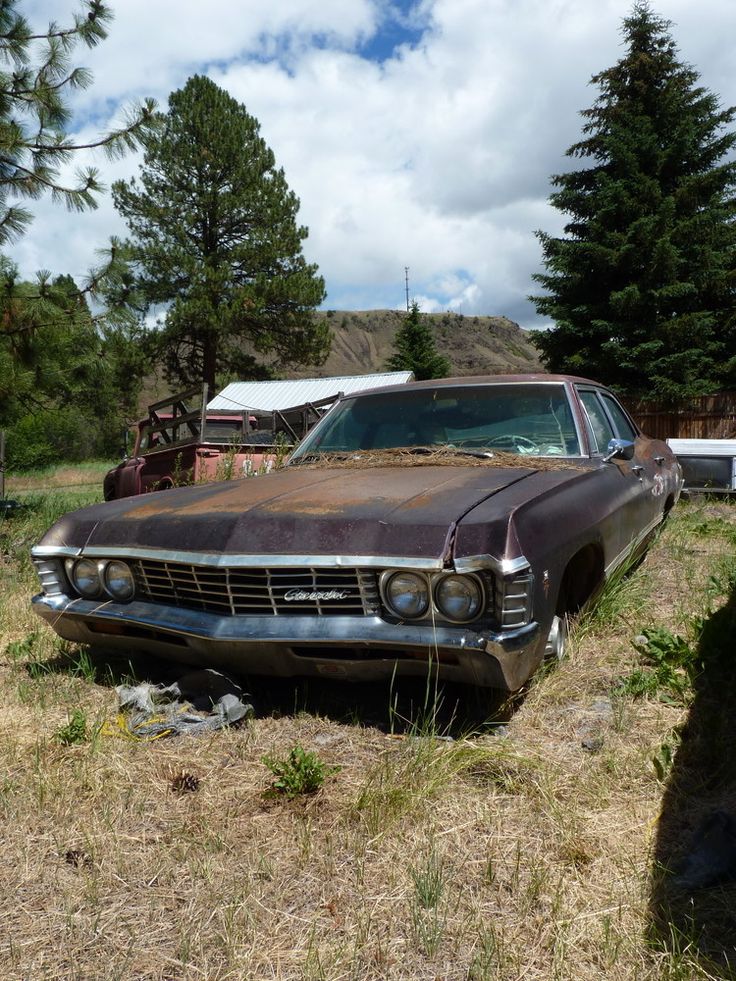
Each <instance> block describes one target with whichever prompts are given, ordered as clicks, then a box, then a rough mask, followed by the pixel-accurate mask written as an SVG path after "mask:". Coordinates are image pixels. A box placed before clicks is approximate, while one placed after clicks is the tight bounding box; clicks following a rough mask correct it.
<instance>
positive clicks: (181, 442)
mask: <svg viewBox="0 0 736 981" xmlns="http://www.w3.org/2000/svg"><path fill="white" fill-rule="evenodd" d="M198 396H199V397H200V398H201V406H200V407H199V408H196V409H193V410H190V409H189V407H188V406H189V405H191V404H192V400H193V399H196V398H197V397H198ZM206 406H207V395H206V392H204V393H203V392H202V390H201V389H192V390H191V391H188V392H183V393H181V394H180V395H175V396H171V397H170V398H168V399H163V400H161V401H160V402H155V403H154V404H153V405H149V407H148V416H147V417H146V418H145V419H141V420H140V421H139V422H138V423H137V424H136V437H135V446H134V449H133V453H132V455H130V456H126V457H125V459H124V460H123V461H122V462H121V463H119V464H118V465H117V466H116V467H113V469H112V470H110V471H108V473H107V474H106V475H105V478H104V483H103V490H104V496H105V500H106V501H113V500H116V499H118V498H121V497H132V496H133V495H135V494H143V493H145V492H147V491H158V490H168V489H169V488H170V487H176V486H180V485H182V484H196V483H202V482H205V481H212V480H229V479H232V478H236V477H244V476H248V475H250V474H257V473H267V472H268V471H269V470H270V469H272V468H273V467H274V466H275V465H276V464H277V463H278V462H279V460H281V459H283V457H284V456H285V454H286V452H287V450H288V449H290V448H291V446H292V445H293V444H294V443H295V442H296V441H297V433H296V432H295V431H294V430H293V428H291V427H290V426H289V425H288V422H287V420H286V419H284V418H283V416H281V414H280V413H276V414H274V413H267V414H266V415H265V416H264V415H263V414H260V416H259V415H254V414H253V413H252V412H250V411H248V410H246V411H244V412H233V413H216V414H213V413H208V412H207V411H206ZM259 427H260V428H259Z"/></svg>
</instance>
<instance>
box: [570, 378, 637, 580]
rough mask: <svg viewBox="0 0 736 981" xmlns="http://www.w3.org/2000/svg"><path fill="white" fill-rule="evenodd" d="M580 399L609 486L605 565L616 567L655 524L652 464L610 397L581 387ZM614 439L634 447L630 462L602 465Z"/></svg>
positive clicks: (592, 448)
mask: <svg viewBox="0 0 736 981" xmlns="http://www.w3.org/2000/svg"><path fill="white" fill-rule="evenodd" d="M577 392H578V397H579V398H580V402H581V404H582V407H583V411H584V413H585V416H586V421H587V424H588V436H589V438H590V441H591V453H592V455H593V456H594V457H599V458H600V459H601V466H602V468H603V469H604V474H603V476H605V478H606V483H607V484H608V485H609V492H610V496H609V498H608V500H609V501H610V505H609V506H610V514H609V516H608V525H609V527H610V541H609V545H608V548H607V549H606V553H607V554H606V565H607V566H610V567H613V566H614V565H615V564H616V563H617V562H618V561H619V560H621V559H622V558H623V557H625V555H626V553H627V552H628V551H629V549H630V548H631V546H632V543H634V542H636V541H637V540H638V539H639V538H641V537H642V535H644V534H645V533H646V531H647V530H648V529H649V528H650V527H651V525H652V523H653V521H654V520H655V515H656V507H655V506H653V503H652V502H653V493H652V488H653V486H654V473H653V472H650V471H651V470H652V467H653V466H654V464H653V461H650V462H649V464H647V463H646V462H645V459H644V454H643V453H642V441H643V440H644V439H645V438H644V437H642V436H640V434H639V433H638V432H637V431H636V429H635V427H634V426H633V424H632V423H631V421H630V420H629V418H628V416H627V415H626V413H625V412H624V410H623V409H622V408H621V406H620V405H619V404H618V402H617V401H616V400H615V398H614V397H613V396H612V395H611V394H610V393H609V392H604V391H602V390H601V389H597V388H593V387H586V386H579V387H578V389H577ZM612 439H624V440H628V441H630V442H633V443H634V456H633V459H631V460H622V459H614V460H611V461H610V462H608V463H603V462H602V458H603V457H604V456H605V455H606V453H607V448H608V444H609V442H610V441H611V440H612Z"/></svg>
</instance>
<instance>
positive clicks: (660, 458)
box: [654, 456, 664, 467]
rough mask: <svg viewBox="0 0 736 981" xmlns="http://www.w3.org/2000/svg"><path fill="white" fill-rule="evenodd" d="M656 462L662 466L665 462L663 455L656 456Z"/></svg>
mask: <svg viewBox="0 0 736 981" xmlns="http://www.w3.org/2000/svg"><path fill="white" fill-rule="evenodd" d="M654 462H655V463H658V464H659V465H660V467H661V466H662V464H663V463H664V457H663V456H655V458H654Z"/></svg>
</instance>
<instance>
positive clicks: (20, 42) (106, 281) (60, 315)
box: [0, 0, 155, 458]
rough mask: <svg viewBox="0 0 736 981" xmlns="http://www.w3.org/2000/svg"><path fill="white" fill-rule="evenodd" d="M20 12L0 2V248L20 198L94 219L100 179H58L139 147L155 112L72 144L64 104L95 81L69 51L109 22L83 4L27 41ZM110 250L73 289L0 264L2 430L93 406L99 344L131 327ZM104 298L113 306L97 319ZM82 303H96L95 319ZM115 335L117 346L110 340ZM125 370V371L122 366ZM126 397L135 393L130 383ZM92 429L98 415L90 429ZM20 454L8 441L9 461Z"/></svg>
mask: <svg viewBox="0 0 736 981" xmlns="http://www.w3.org/2000/svg"><path fill="white" fill-rule="evenodd" d="M17 7H18V0H0V247H5V246H7V245H8V244H9V243H10V242H11V241H12V240H14V239H16V238H18V237H19V236H20V235H22V234H23V232H24V231H25V229H26V228H27V226H28V224H29V222H30V221H31V217H32V216H31V212H30V211H29V210H28V208H26V207H25V206H24V205H23V204H21V203H19V202H21V201H23V200H24V199H25V200H36V199H39V198H41V197H42V196H43V195H45V194H48V195H50V196H51V199H52V200H53V201H59V202H61V203H63V204H65V205H66V206H67V208H68V209H69V210H71V211H84V210H86V209H89V208H96V207H97V196H98V195H99V193H100V192H101V191H102V190H103V188H102V185H101V184H100V181H99V176H98V173H97V171H96V170H95V169H94V168H89V169H87V170H84V171H82V172H79V173H78V174H77V178H76V180H73V181H71V182H70V183H67V182H64V181H62V180H60V178H59V171H60V169H61V168H62V167H63V166H65V165H68V164H69V163H70V162H71V161H72V160H73V158H74V157H75V155H77V154H79V153H80V152H82V151H87V150H90V149H93V148H95V147H97V148H101V149H102V150H103V151H104V152H105V154H106V155H107V156H108V157H111V158H116V157H119V156H122V154H124V153H125V151H126V150H127V149H131V148H133V147H136V146H138V145H139V141H140V139H141V136H142V135H143V133H144V132H145V131H146V130H147V129H148V128H149V127H150V125H151V124H152V120H153V115H154V109H155V104H154V103H153V102H152V101H151V100H148V101H146V102H145V103H144V104H143V105H142V106H141V107H138V108H131V109H129V110H128V112H127V121H126V122H125V124H124V125H123V126H122V127H120V128H118V129H115V130H113V131H111V132H109V133H107V134H106V135H103V136H101V137H100V138H99V139H97V140H95V141H93V142H92V143H78V142H75V141H74V140H72V139H70V138H69V136H68V135H67V133H66V127H67V126H68V124H69V122H70V120H71V113H70V110H69V106H68V98H69V96H70V95H71V93H72V92H73V91H74V90H79V89H83V88H86V87H87V86H88V85H89V84H90V83H91V81H92V77H91V75H90V73H89V72H88V71H87V70H86V69H84V68H78V67H76V68H73V67H72V66H71V64H70V57H71V53H72V51H73V50H74V48H75V47H76V46H77V45H78V44H81V45H84V46H86V47H89V48H91V47H94V46H95V45H97V44H99V43H100V41H102V40H104V38H105V37H107V25H108V23H109V21H110V20H111V17H112V14H111V12H110V10H109V8H108V6H107V5H106V4H105V3H103V2H101V0H85V2H82V3H81V4H80V5H79V12H78V13H77V14H75V15H74V16H73V17H72V19H71V22H70V23H69V24H67V25H66V26H59V25H57V24H54V23H52V24H49V26H48V28H47V29H46V30H45V31H43V30H42V31H34V30H33V29H32V28H31V27H30V25H29V23H28V21H27V19H26V18H25V17H24V16H23V15H22V14H20V13H18V10H17ZM115 251H116V250H115V246H114V243H113V249H112V250H111V254H110V256H109V257H108V260H107V261H106V262H105V264H104V266H103V267H101V268H100V269H98V270H96V271H93V272H91V273H90V275H89V277H88V279H87V281H86V282H85V283H84V284H82V286H81V288H80V287H78V286H77V285H76V284H74V283H73V282H72V281H71V280H70V278H69V277H63V276H62V277H57V279H56V280H54V279H52V277H51V274H50V273H48V272H46V271H42V272H39V273H38V274H37V276H36V280H35V282H33V283H30V282H25V281H22V280H20V279H19V278H18V275H17V270H16V267H15V265H14V263H13V262H12V261H11V260H10V259H9V258H7V256H5V255H2V254H0V426H15V425H20V424H21V421H22V419H23V416H24V414H28V415H29V417H30V415H31V414H35V418H36V422H35V423H34V421H33V420H31V421H30V422H29V426H31V427H32V426H33V425H36V424H37V428H38V429H39V431H40V430H41V428H46V429H47V428H48V427H47V420H45V419H44V422H43V426H42V424H41V423H40V422H38V413H46V412H52V413H53V412H57V413H58V411H59V409H60V408H61V407H66V408H68V409H69V411H70V412H71V411H72V410H71V408H70V402H71V400H72V399H75V398H77V397H78V396H80V393H82V392H83V391H85V386H87V388H86V391H87V393H88V394H89V397H90V399H92V398H94V393H99V391H100V384H99V378H100V369H101V367H102V363H101V360H100V353H101V344H102V338H103V336H104V337H106V338H107V340H108V341H109V342H110V344H111V345H112V346H114V348H115V350H116V351H122V350H123V349H124V348H126V347H127V346H128V345H127V338H128V336H129V335H128V331H129V329H130V323H131V321H132V320H134V319H135V318H134V315H133V314H132V312H131V309H130V306H129V302H128V301H129V300H130V299H132V292H131V286H132V284H131V283H130V282H126V276H127V273H126V270H125V267H124V266H123V264H121V262H120V259H119V256H117V255H115ZM113 294H114V296H115V302H114V303H113V304H112V305H111V306H109V307H107V308H106V309H104V310H103V309H101V307H100V304H101V303H102V302H103V300H104V299H105V298H106V297H109V298H111V299H112V297H113ZM87 297H92V298H94V299H95V300H96V301H98V302H97V312H96V313H95V315H94V316H93V315H92V314H91V313H90V310H89V308H88V306H87V302H86V298H87ZM118 327H119V328H120V336H119V337H116V338H114V339H113V337H112V334H113V332H114V331H115V329H116V328H118ZM126 363H127V364H131V363H132V362H131V360H130V357H128V358H127V361H126ZM109 364H110V359H107V360H106V361H105V365H106V366H109ZM128 386H129V388H130V389H131V391H133V390H134V388H135V385H134V383H132V379H130V378H129V379H128ZM115 394H116V396H117V395H119V394H120V393H119V392H116V393H115ZM99 420H100V414H99V413H97V416H96V419H94V420H93V421H94V422H96V423H97V424H99ZM89 421H90V420H88V421H87V424H86V425H87V428H88V430H89ZM116 424H117V423H116ZM97 431H98V432H99V427H98V430H97ZM10 435H11V436H12V435H13V430H12V429H11V432H10ZM76 442H77V446H78V445H79V440H77V441H76ZM17 445H18V444H17V441H16V440H13V442H12V444H11V443H10V442H9V453H10V454H11V458H12V453H13V446H16V447H17ZM98 448H99V447H98Z"/></svg>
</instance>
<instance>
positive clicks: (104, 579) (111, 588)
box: [65, 559, 135, 603]
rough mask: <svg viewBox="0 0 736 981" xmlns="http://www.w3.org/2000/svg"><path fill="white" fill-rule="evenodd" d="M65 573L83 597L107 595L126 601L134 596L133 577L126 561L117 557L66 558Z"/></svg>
mask: <svg viewBox="0 0 736 981" xmlns="http://www.w3.org/2000/svg"><path fill="white" fill-rule="evenodd" d="M65 565H66V574H67V576H68V577H69V582H70V583H71V584H72V586H73V587H74V589H76V591H77V592H78V593H79V595H80V596H82V597H84V599H96V598H97V597H99V596H108V597H109V598H110V599H114V600H117V601H118V602H119V603H127V602H128V601H129V600H132V599H133V597H134V596H135V579H134V578H133V572H132V570H131V568H130V566H129V565H128V563H127V562H121V561H120V560H119V559H67V561H66V563H65Z"/></svg>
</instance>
